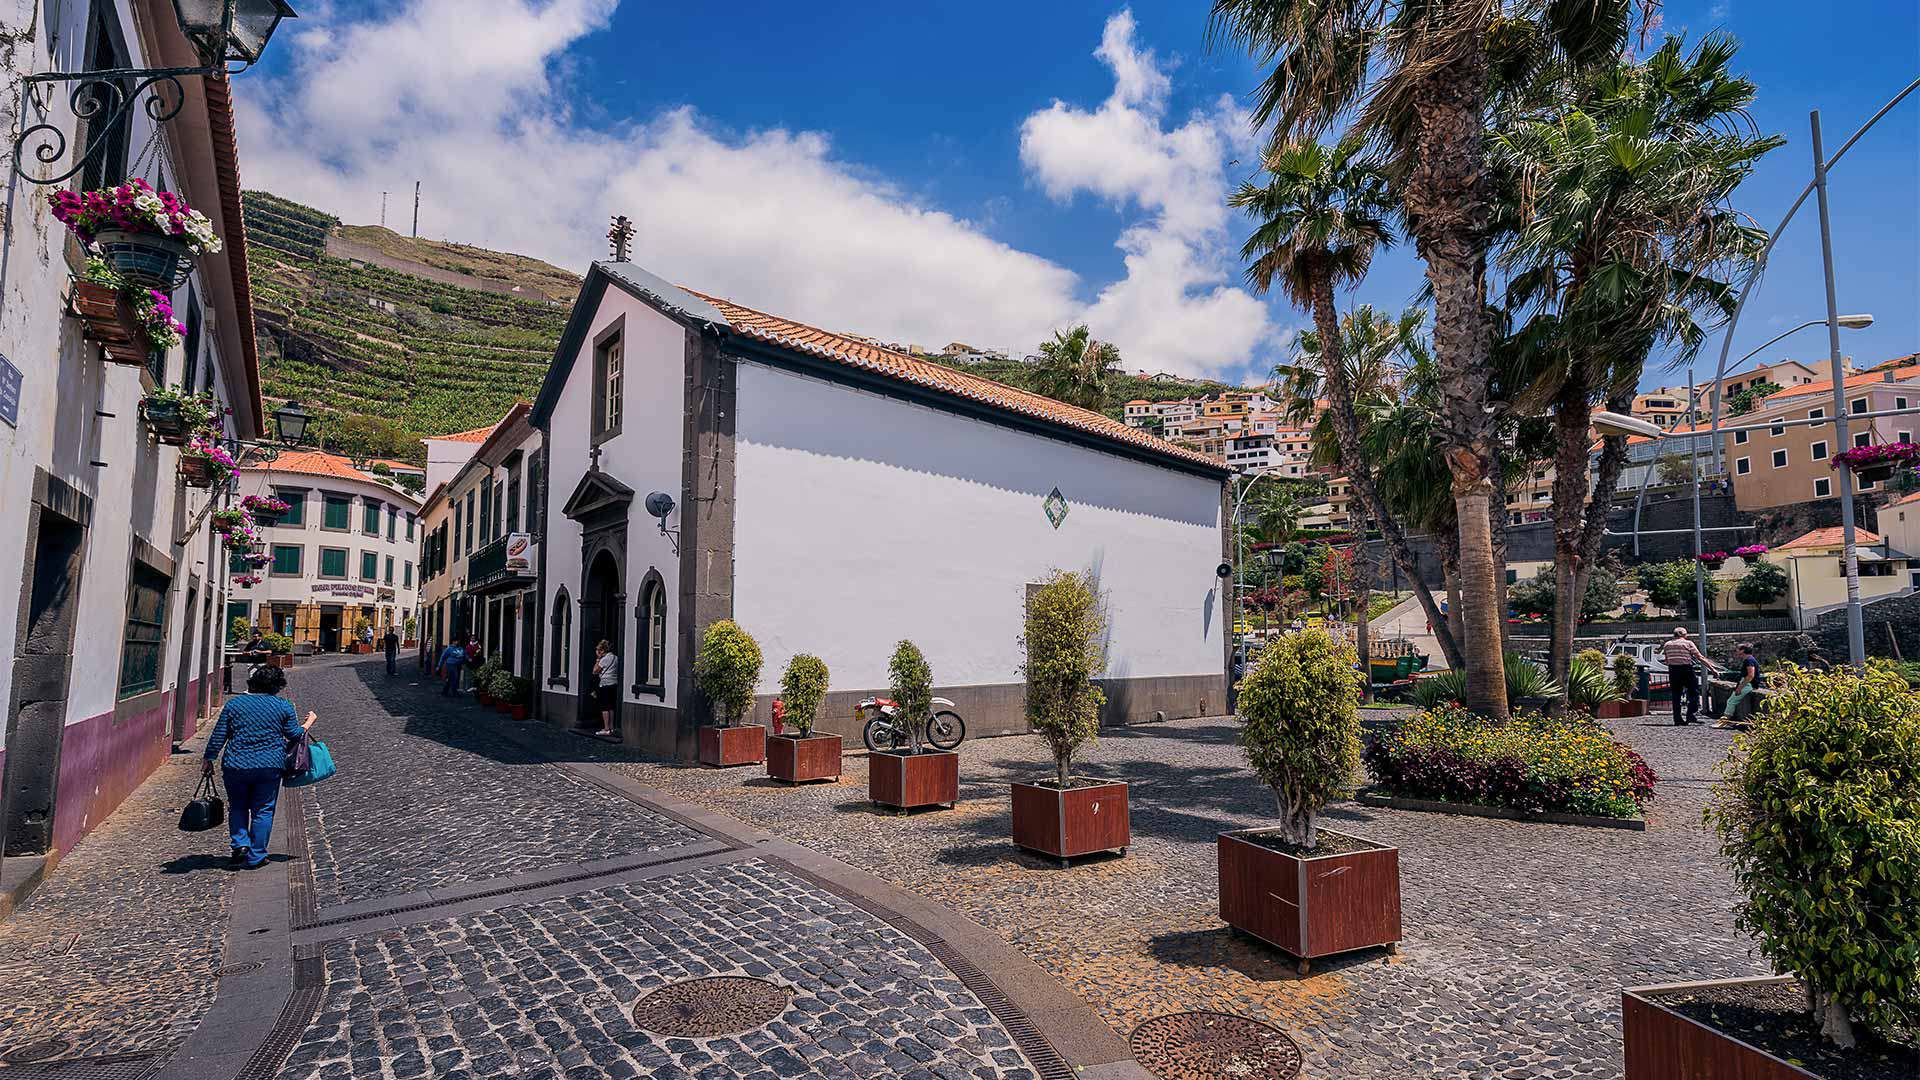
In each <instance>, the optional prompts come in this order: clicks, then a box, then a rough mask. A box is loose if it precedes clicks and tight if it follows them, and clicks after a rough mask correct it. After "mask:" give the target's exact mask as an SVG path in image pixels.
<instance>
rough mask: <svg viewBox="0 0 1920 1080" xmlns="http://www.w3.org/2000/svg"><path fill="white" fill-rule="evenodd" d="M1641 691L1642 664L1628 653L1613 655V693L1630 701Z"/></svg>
mask: <svg viewBox="0 0 1920 1080" xmlns="http://www.w3.org/2000/svg"><path fill="white" fill-rule="evenodd" d="M1638 689H1640V662H1639V661H1638V660H1635V659H1634V658H1633V657H1632V655H1631V654H1628V653H1614V654H1613V692H1614V693H1615V694H1617V695H1619V700H1621V701H1628V700H1631V699H1632V698H1633V692H1634V691H1635V690H1638Z"/></svg>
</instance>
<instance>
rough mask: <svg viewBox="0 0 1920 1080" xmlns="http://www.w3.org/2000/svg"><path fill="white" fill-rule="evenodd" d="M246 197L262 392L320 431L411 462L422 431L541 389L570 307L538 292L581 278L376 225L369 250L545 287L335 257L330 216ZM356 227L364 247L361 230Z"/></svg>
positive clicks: (484, 417) (460, 425)
mask: <svg viewBox="0 0 1920 1080" xmlns="http://www.w3.org/2000/svg"><path fill="white" fill-rule="evenodd" d="M245 198H246V202H245V214H246V223H247V238H248V256H249V261H250V265H251V270H252V273H251V281H252V284H253V294H254V297H253V299H254V315H255V320H256V326H257V336H258V342H259V349H260V376H261V380H262V384H263V389H264V391H265V394H266V396H267V397H268V398H269V399H270V400H271V401H272V402H273V403H275V404H277V403H278V402H280V401H285V400H288V399H292V400H297V401H299V402H301V403H302V404H304V405H306V406H307V407H308V408H310V409H312V410H314V411H315V412H316V413H317V414H319V415H320V416H321V417H322V429H323V437H325V433H326V432H327V431H329V430H330V431H331V432H332V433H333V435H334V436H335V438H336V440H337V441H340V442H343V443H344V442H345V441H347V440H349V439H350V440H351V441H353V442H354V443H356V444H357V445H358V446H360V447H361V448H364V449H366V450H367V451H368V452H370V453H374V454H377V455H380V456H392V457H400V458H406V459H411V460H418V459H419V458H420V456H421V447H420V445H419V441H418V440H419V439H421V438H423V437H426V436H430V435H444V434H447V433H449V432H454V431H465V430H468V429H471V428H477V427H481V426H484V425H486V424H490V423H492V422H493V421H495V420H498V419H499V418H500V416H501V414H502V413H504V412H506V410H507V409H508V408H510V407H512V405H513V403H514V402H515V401H518V400H530V399H531V398H532V397H533V395H534V394H535V393H536V392H537V391H538V390H539V387H540V381H541V379H542V378H543V377H545V375H546V370H547V364H548V363H549V362H550V361H551V360H552V358H553V349H554V346H555V343H556V342H558V340H559V338H560V332H561V329H562V328H563V327H564V326H565V323H566V317H567V308H566V307H565V306H564V305H563V304H558V303H551V302H548V301H547V299H545V297H547V296H548V295H550V292H549V290H558V289H560V288H561V284H562V282H564V281H570V282H571V285H568V286H566V287H565V292H566V295H567V296H568V297H569V298H571V296H572V294H573V293H574V292H575V291H577V289H578V286H579V279H578V278H574V277H573V276H572V275H570V274H568V273H567V272H566V271H564V270H561V269H559V268H557V267H553V266H548V265H547V264H545V263H537V264H536V262H535V260H531V259H525V258H523V257H522V256H516V255H500V254H497V253H494V252H484V251H481V250H480V249H476V248H466V247H464V246H461V245H453V244H437V243H433V242H430V241H418V242H416V241H412V240H409V239H407V238H404V237H398V236H394V234H392V233H389V232H387V231H386V230H384V229H378V228H375V229H372V230H371V232H372V233H378V234H381V235H382V236H383V237H384V238H385V239H383V240H382V242H380V243H378V244H375V246H377V247H379V248H380V249H381V251H382V253H383V254H387V255H390V256H392V257H394V258H398V259H409V260H412V261H416V262H422V263H426V264H427V265H432V266H437V267H439V268H441V269H451V270H458V271H460V272H463V273H476V274H477V273H481V272H482V271H484V270H492V271H494V272H493V273H489V274H486V276H489V277H493V278H495V279H496V280H501V279H511V280H512V283H514V284H522V285H523V287H524V286H525V285H526V284H527V283H531V282H540V283H541V285H540V286H539V288H538V290H536V291H533V298H530V299H521V298H519V297H515V296H508V295H504V294H500V293H493V292H486V291H481V290H479V289H469V288H462V287H459V286H455V285H447V284H442V283H441V282H438V281H432V280H429V279H427V278H423V277H418V276H415V275H413V274H407V273H401V272H398V271H394V270H389V269H385V268H382V267H378V266H372V265H367V264H363V263H359V262H355V261H348V260H344V259H336V258H330V257H328V256H327V255H326V254H325V248H326V237H327V234H328V233H329V232H330V231H335V230H342V231H344V228H346V227H342V226H340V224H339V221H338V219H337V218H334V217H333V216H332V215H329V214H326V213H324V212H322V211H319V210H315V209H313V208H312V207H307V206H301V205H300V204H298V203H293V202H289V201H288V200H285V199H281V198H277V197H275V196H273V195H270V194H267V193H265V192H247V193H246V196H245ZM354 232H355V234H356V236H355V238H356V239H359V240H360V241H361V242H362V243H372V241H370V240H368V239H366V236H367V234H368V232H369V230H365V229H355V230H354ZM416 244H418V245H419V246H418V247H415V246H414V245H416ZM449 252H462V253H466V254H467V256H468V257H467V258H466V259H465V260H464V261H461V260H455V259H454V258H452V256H451V255H449V254H448V253H449ZM508 270H512V271H513V274H512V275H509V274H508V273H507V271H508Z"/></svg>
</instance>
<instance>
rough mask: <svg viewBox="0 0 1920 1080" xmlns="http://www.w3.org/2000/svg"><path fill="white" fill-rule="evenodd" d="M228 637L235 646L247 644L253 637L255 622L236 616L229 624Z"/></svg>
mask: <svg viewBox="0 0 1920 1080" xmlns="http://www.w3.org/2000/svg"><path fill="white" fill-rule="evenodd" d="M227 637H228V638H229V639H231V640H232V641H233V642H234V643H235V644H245V643H246V642H247V641H248V640H250V639H251V638H252V637H253V620H251V619H249V618H247V617H246V616H245V615H235V616H234V617H233V618H232V619H231V620H229V621H228V622H227Z"/></svg>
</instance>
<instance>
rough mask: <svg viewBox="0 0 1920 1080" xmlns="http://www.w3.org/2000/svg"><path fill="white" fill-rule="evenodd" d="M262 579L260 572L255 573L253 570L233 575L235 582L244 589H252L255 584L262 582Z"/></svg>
mask: <svg viewBox="0 0 1920 1080" xmlns="http://www.w3.org/2000/svg"><path fill="white" fill-rule="evenodd" d="M261 580H262V579H261V577H260V575H259V574H256V573H253V572H251V571H249V572H247V573H244V574H235V575H233V583H234V584H235V585H238V586H239V587H241V588H243V589H250V588H252V587H253V586H255V585H258V584H260V582H261Z"/></svg>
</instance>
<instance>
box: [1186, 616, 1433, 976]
mask: <svg viewBox="0 0 1920 1080" xmlns="http://www.w3.org/2000/svg"><path fill="white" fill-rule="evenodd" d="M1357 665H1358V657H1357V656H1356V654H1355V653H1354V650H1353V646H1351V645H1349V644H1347V643H1346V642H1345V641H1342V640H1339V639H1337V638H1334V637H1332V636H1330V635H1328V634H1327V633H1326V632H1325V631H1321V630H1306V631H1302V632H1300V633H1296V634H1289V635H1287V636H1285V637H1282V638H1280V639H1279V640H1277V641H1275V642H1273V643H1271V644H1269V645H1268V646H1267V647H1266V648H1265V649H1263V650H1261V652H1260V658H1259V660H1258V661H1256V662H1255V664H1254V666H1253V669H1252V670H1251V671H1249V672H1248V673H1247V675H1246V676H1245V677H1244V678H1243V679H1242V680H1241V682H1240V696H1239V706H1240V721H1241V725H1242V726H1241V729H1240V744H1241V746H1242V747H1243V748H1244V749H1245V751H1246V755H1247V763H1248V764H1249V765H1250V766H1251V767H1252V768H1253V772H1254V775H1256V776H1258V777H1259V778H1260V780H1261V782H1262V783H1264V784H1266V785H1267V786H1268V787H1269V788H1271V789H1272V790H1273V797H1274V804H1275V807H1276V809H1277V810H1278V812H1279V816H1280V824H1279V825H1277V826H1274V827H1271V828H1264V829H1244V830H1241V831H1239V832H1229V833H1221V834H1220V837H1219V860H1220V918H1221V919H1222V920H1224V921H1225V922H1226V923H1227V924H1228V925H1230V926H1232V927H1234V928H1235V929H1237V930H1240V931H1243V932H1245V933H1248V934H1251V935H1253V936H1254V937H1257V938H1259V939H1261V940H1262V941H1265V942H1267V943H1269V944H1271V945H1274V946H1277V947H1278V948H1280V949H1282V950H1284V951H1285V952H1287V953H1289V954H1291V955H1292V956H1294V957H1296V958H1297V959H1298V961H1299V970H1300V974H1302V975H1305V974H1307V972H1308V970H1309V965H1310V963H1311V961H1312V960H1313V959H1314V958H1315V957H1320V956H1329V955H1332V954H1334V953H1343V952H1349V951H1351V950H1354V949H1364V948H1368V947H1370V946H1375V945H1386V946H1393V945H1395V944H1396V943H1397V942H1398V941H1399V940H1400V851H1399V849H1398V848H1392V847H1387V846H1385V845H1383V844H1377V843H1374V842H1373V841H1371V840H1365V839H1362V838H1360V837H1357V836H1352V835H1349V834H1347V833H1338V832H1333V831H1332V830H1323V829H1321V828H1320V827H1319V816H1320V810H1321V809H1322V808H1323V807H1325V806H1326V804H1327V803H1328V802H1329V801H1331V800H1332V799H1333V797H1334V796H1335V795H1337V794H1339V793H1341V792H1343V791H1345V790H1347V788H1348V787H1349V785H1350V784H1351V782H1352V779H1353V774H1354V769H1355V768H1356V767H1357V766H1358V765H1359V763H1360V721H1359V711H1358V709H1357V707H1356V705H1357V702H1358V701H1359V697H1360V674H1359V671H1358V670H1357Z"/></svg>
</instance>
